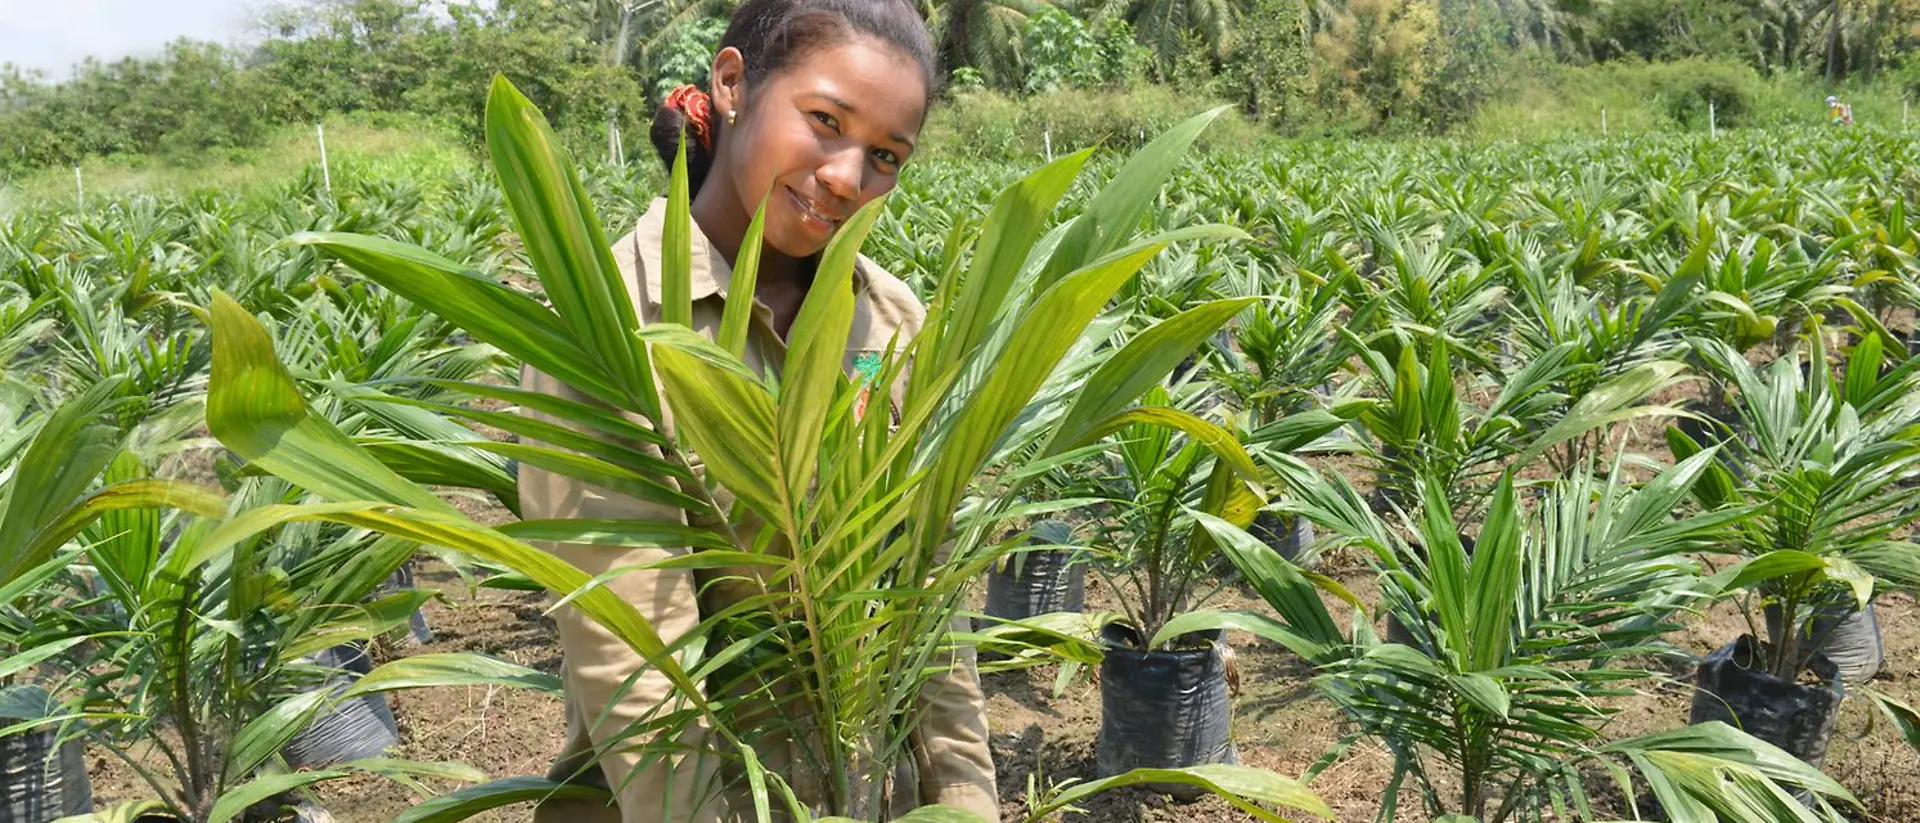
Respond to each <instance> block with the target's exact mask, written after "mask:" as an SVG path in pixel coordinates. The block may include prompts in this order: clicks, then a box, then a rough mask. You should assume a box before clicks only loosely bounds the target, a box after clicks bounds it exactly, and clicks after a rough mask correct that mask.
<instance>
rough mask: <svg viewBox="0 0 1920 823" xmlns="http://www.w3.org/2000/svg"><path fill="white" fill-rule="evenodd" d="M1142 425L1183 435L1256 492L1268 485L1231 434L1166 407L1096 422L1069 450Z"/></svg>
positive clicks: (1142, 408)
mask: <svg viewBox="0 0 1920 823" xmlns="http://www.w3.org/2000/svg"><path fill="white" fill-rule="evenodd" d="M1142 423H1145V424H1149V425H1155V426H1164V427H1166V428H1169V429H1174V430H1176V431H1181V432H1185V433H1186V434H1187V436H1189V437H1192V438H1193V439H1194V440H1195V441H1196V442H1198V443H1200V444H1201V445H1203V446H1205V447H1206V448H1207V450H1208V451H1211V452H1213V454H1214V456H1215V457H1218V458H1219V459H1220V462H1222V463H1224V464H1226V466H1227V468H1229V469H1232V470H1233V473H1234V474H1236V475H1239V476H1240V478H1241V479H1243V480H1245V481H1246V482H1247V483H1248V484H1250V485H1252V486H1254V487H1255V488H1256V489H1264V488H1265V487H1266V486H1267V485H1268V483H1269V480H1270V479H1269V478H1268V477H1267V476H1266V475H1265V474H1263V473H1262V472H1261V471H1260V468H1259V467H1258V466H1256V465H1254V462H1253V458H1252V457H1250V456H1248V454H1247V449H1246V447H1245V446H1242V445H1240V440H1239V439H1238V438H1236V437H1234V436H1233V432H1230V431H1227V430H1226V429H1225V428H1222V427H1220V426H1218V425H1216V424H1214V423H1210V422H1207V421H1206V420H1202V419H1200V418H1199V417H1196V416H1194V415H1193V414H1191V413H1189V412H1185V411H1181V410H1179V409H1176V408H1172V407H1170V406H1139V407H1135V408H1131V409H1127V410H1125V411H1122V412H1118V413H1116V414H1113V415H1111V416H1109V417H1107V418H1106V419H1104V420H1099V421H1096V422H1094V423H1093V424H1092V425H1090V426H1088V427H1087V430H1086V432H1085V433H1084V434H1083V435H1081V438H1080V441H1079V442H1076V443H1074V444H1073V445H1072V446H1070V447H1069V448H1079V447H1080V446H1082V445H1085V444H1086V443H1091V442H1093V441H1095V440H1099V439H1100V438H1102V437H1106V436H1107V435H1110V434H1113V433H1115V432H1118V431H1121V430H1123V429H1126V428H1127V427H1128V426H1133V425H1136V424H1142Z"/></svg>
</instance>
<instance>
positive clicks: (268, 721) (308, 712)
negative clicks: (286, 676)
mask: <svg viewBox="0 0 1920 823" xmlns="http://www.w3.org/2000/svg"><path fill="white" fill-rule="evenodd" d="M326 702H327V691H326V690H325V689H315V690H314V691H310V692H305V693H302V694H296V695H294V696H292V697H289V698H287V699H285V700H282V701H280V702H279V703H278V704H275V705H274V707H273V708H271V709H268V710H267V711H266V712H265V713H263V714H261V715H260V716H259V717H256V718H254V719H253V720H252V721H250V722H248V723H247V725H246V726H245V727H243V728H242V729H240V733H239V734H236V735H234V737H233V743H232V746H231V747H230V748H229V749H228V756H227V764H226V773H227V780H228V781H230V782H232V781H238V780H242V779H245V778H246V776H247V775H250V774H253V770H254V769H257V768H260V764H262V763H265V762H267V758H270V757H272V756H273V755H274V754H275V753H276V752H278V751H280V750H281V749H283V748H286V745H287V743H289V742H291V741H292V740H293V738H294V736H295V735H298V734H299V733H300V730H301V729H304V728H306V727H307V724H308V723H310V722H312V721H313V716H314V714H315V713H316V712H318V711H319V710H320V707H321V706H323V705H325V704H326Z"/></svg>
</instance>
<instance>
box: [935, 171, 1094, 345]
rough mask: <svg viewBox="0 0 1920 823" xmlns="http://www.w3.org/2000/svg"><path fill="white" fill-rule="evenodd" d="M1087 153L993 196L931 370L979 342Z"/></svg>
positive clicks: (1076, 174) (1040, 172) (1032, 175)
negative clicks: (949, 329) (951, 325)
mask: <svg viewBox="0 0 1920 823" xmlns="http://www.w3.org/2000/svg"><path fill="white" fill-rule="evenodd" d="M1092 155H1093V150H1092V149H1086V150H1084V151H1079V152H1075V153H1073V154H1069V155H1067V156H1065V157H1062V158H1060V159H1058V160H1055V161H1053V162H1052V163H1048V164H1047V165H1046V166H1045V167H1043V168H1041V169H1040V170H1039V171H1037V172H1034V173H1033V174H1030V175H1028V176H1027V177H1025V178H1024V179H1022V180H1021V181H1020V182H1018V183H1016V184H1014V185H1012V186H1009V187H1007V189H1006V190H1005V191H1003V192H1001V193H1000V196H999V197H998V198H997V199H995V200H994V202H993V208H992V210H990V211H988V212H987V218H986V222H985V223H984V224H983V225H982V226H981V230H980V240H979V243H978V244H977V245H975V246H974V249H973V260H972V264H971V265H970V266H969V267H968V268H967V272H966V276H965V277H964V278H962V279H960V280H959V283H958V285H957V286H956V289H957V291H956V293H957V294H958V299H957V301H956V302H955V303H954V305H953V309H952V313H951V314H950V315H949V316H950V317H952V318H953V323H954V328H953V331H952V332H950V333H949V334H948V339H947V340H946V343H945V345H944V346H942V347H941V354H942V355H944V359H943V360H941V361H938V362H935V363H934V364H932V365H933V373H935V374H939V373H941V372H944V371H945V370H946V368H947V367H948V366H951V365H953V364H954V363H957V362H959V359H960V358H963V357H966V356H968V355H969V354H971V353H972V352H973V350H974V349H975V348H976V347H977V346H979V345H980V343H981V342H982V341H983V340H985V338H986V334H987V330H988V328H989V326H990V324H991V323H992V322H993V319H994V318H995V317H996V316H998V315H999V313H1000V308H1001V305H1002V304H1003V303H1005V302H1006V299H1007V294H1008V293H1009V292H1010V291H1011V290H1012V289H1013V284H1014V281H1015V280H1016V279H1017V278H1018V277H1019V274H1020V269H1021V266H1022V265H1023V264H1024V263H1025V262H1026V259H1027V256H1028V254H1030V253H1031V252H1032V250H1033V244H1034V242H1035V241H1037V240H1039V238H1040V235H1041V233H1042V232H1044V231H1046V226H1047V215H1048V214H1051V213H1052V212H1053V209H1054V206H1056V205H1057V204H1058V203H1059V202H1060V198H1061V197H1062V196H1063V195H1065V194H1066V192H1067V188H1068V187H1070V186H1072V185H1073V181H1074V179H1075V178H1077V177H1078V176H1079V175H1080V170H1081V168H1082V167H1083V166H1085V165H1086V162H1087V158H1089V157H1091V156H1092Z"/></svg>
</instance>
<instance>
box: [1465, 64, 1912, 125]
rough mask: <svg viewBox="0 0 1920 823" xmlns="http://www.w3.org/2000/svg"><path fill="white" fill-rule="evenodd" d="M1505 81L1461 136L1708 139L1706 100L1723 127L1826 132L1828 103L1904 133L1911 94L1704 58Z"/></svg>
mask: <svg viewBox="0 0 1920 823" xmlns="http://www.w3.org/2000/svg"><path fill="white" fill-rule="evenodd" d="M1506 74H1507V76H1508V78H1509V79H1508V80H1507V82H1506V87H1505V88H1504V89H1503V90H1501V91H1500V92H1498V93H1496V94H1495V95H1493V96H1492V98H1491V99H1489V100H1487V101H1486V102H1485V104H1483V105H1482V106H1481V109H1480V111H1479V112H1477V113H1476V114H1475V115H1474V117H1473V119H1472V120H1470V121H1469V122H1468V123H1467V124H1466V125H1465V126H1463V127H1462V128H1461V130H1460V135H1459V136H1461V137H1465V138H1469V139H1482V140H1522V141H1530V140H1541V139H1555V138H1566V137H1582V136H1598V135H1600V134H1601V130H1602V126H1601V112H1602V111H1605V112H1606V130H1607V132H1608V133H1609V134H1612V135H1615V136H1619V135H1630V134H1635V133H1641V132H1651V131H1679V130H1685V131H1694V130H1698V131H1704V130H1706V128H1707V124H1706V120H1707V117H1706V101H1707V99H1708V98H1713V99H1716V100H1719V101H1721V102H1720V103H1718V106H1719V110H1718V111H1717V112H1716V115H1717V117H1716V119H1717V121H1718V122H1717V125H1718V126H1719V127H1720V128H1738V127H1743V126H1751V127H1768V128H1770V127H1779V126H1790V125H1824V124H1826V122H1827V108H1826V104H1825V99H1826V97H1827V95H1829V94H1838V95H1839V96H1840V97H1841V98H1842V99H1844V100H1846V101H1847V102H1848V103H1851V104H1852V105H1853V113H1854V120H1855V122H1856V123H1857V124H1859V125H1862V126H1878V127H1884V128H1896V129H1897V128H1899V127H1900V126H1901V124H1902V119H1901V116H1902V111H1901V97H1902V93H1903V91H1902V89H1901V88H1900V86H1899V84H1898V83H1896V82H1893V81H1892V80H1882V81H1880V82H1875V83H1870V84H1869V83H1855V84H1842V85H1841V86H1839V87H1833V86H1829V85H1827V83H1826V82H1825V80H1824V79H1822V78H1820V77H1817V76H1812V75H1806V74H1798V73H1793V74H1781V75H1775V76H1771V77H1767V76H1762V75H1761V74H1759V73H1758V72H1756V71H1754V70H1753V69H1751V68H1749V67H1747V66H1745V65H1741V64H1733V63H1726V62H1719V61H1711V60H1700V59H1693V60H1681V61H1675V62H1670V63H1658V64H1646V63H1636V62H1629V61H1621V62H1616V63H1608V64H1604V65H1599V66H1566V65H1560V64H1541V63H1533V62H1530V61H1528V60H1526V59H1524V58H1521V59H1516V60H1515V61H1514V65H1512V66H1511V67H1510V70H1509V71H1507V72H1506ZM1729 107H1732V108H1733V109H1734V110H1733V111H1732V112H1729V111H1728V108H1729Z"/></svg>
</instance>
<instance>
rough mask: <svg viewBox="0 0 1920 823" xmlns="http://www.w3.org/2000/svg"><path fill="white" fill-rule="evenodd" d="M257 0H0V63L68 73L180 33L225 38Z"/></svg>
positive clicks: (156, 47) (236, 31) (149, 51)
mask: <svg viewBox="0 0 1920 823" xmlns="http://www.w3.org/2000/svg"><path fill="white" fill-rule="evenodd" d="M257 5H258V3H257V0H0V63H13V64H15V65H18V66H20V67H22V68H26V69H39V70H41V71H43V72H46V74H47V76H48V77H49V78H52V79H55V80H59V79H63V78H65V77H67V76H68V74H69V73H70V70H71V68H72V67H73V64H75V63H78V62H80V60H81V59H83V58H85V57H88V56H93V57H98V58H100V59H101V60H103V61H111V60H115V59H118V58H121V57H126V56H128V55H140V56H152V55H157V54H159V53H160V51H161V49H162V47H164V46H165V45H166V44H167V43H169V42H171V41H173V40H175V39H178V38H180V37H191V38H193V39H195V40H211V41H214V42H216V43H229V42H232V41H233V40H235V39H237V38H238V37H239V36H240V35H241V34H243V33H244V32H245V30H246V26H247V21H248V16H249V12H250V11H252V9H253V8H255V7H256V6H257Z"/></svg>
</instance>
